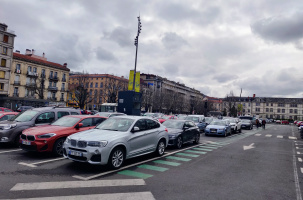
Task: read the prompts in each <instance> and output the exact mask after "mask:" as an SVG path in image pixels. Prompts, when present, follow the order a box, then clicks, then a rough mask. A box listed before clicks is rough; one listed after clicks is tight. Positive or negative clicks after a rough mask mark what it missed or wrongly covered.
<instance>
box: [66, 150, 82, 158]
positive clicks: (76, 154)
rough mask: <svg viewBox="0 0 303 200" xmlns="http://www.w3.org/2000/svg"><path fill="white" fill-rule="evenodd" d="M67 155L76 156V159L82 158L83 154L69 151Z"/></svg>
mask: <svg viewBox="0 0 303 200" xmlns="http://www.w3.org/2000/svg"><path fill="white" fill-rule="evenodd" d="M68 154H69V155H71V156H78V157H82V156H83V154H82V153H81V152H78V151H69V152H68Z"/></svg>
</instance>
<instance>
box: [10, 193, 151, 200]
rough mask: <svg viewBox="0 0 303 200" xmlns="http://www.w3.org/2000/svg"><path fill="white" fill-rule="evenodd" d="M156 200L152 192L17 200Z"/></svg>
mask: <svg viewBox="0 0 303 200" xmlns="http://www.w3.org/2000/svg"><path fill="white" fill-rule="evenodd" d="M87 199H98V200H117V199H123V200H142V199H144V200H155V197H154V196H153V194H152V193H151V192H130V193H111V194H88V195H76V196H57V197H37V198H26V199H15V200H87Z"/></svg>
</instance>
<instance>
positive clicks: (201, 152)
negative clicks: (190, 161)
mask: <svg viewBox="0 0 303 200" xmlns="http://www.w3.org/2000/svg"><path fill="white" fill-rule="evenodd" d="M185 152H188V153H198V154H206V152H204V151H193V150H186V151H185Z"/></svg>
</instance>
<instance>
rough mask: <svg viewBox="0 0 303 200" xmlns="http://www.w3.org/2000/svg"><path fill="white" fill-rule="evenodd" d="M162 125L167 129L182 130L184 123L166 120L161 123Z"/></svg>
mask: <svg viewBox="0 0 303 200" xmlns="http://www.w3.org/2000/svg"><path fill="white" fill-rule="evenodd" d="M163 125H164V126H165V127H167V128H177V129H182V128H183V125H184V122H183V121H178V120H167V121H165V122H163Z"/></svg>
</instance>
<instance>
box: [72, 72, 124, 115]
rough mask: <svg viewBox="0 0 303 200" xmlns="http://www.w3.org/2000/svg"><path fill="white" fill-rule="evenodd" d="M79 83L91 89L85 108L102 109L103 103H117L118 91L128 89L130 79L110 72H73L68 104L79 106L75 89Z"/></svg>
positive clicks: (88, 89)
mask: <svg viewBox="0 0 303 200" xmlns="http://www.w3.org/2000/svg"><path fill="white" fill-rule="evenodd" d="M80 77H82V78H80ZM79 84H83V86H84V88H85V89H86V90H87V91H89V98H88V99H87V100H86V103H85V109H87V110H98V111H101V106H102V104H103V103H117V99H118V92H119V91H125V90H127V87H128V79H126V78H124V77H123V76H121V77H119V76H114V75H110V74H81V73H71V74H70V77H69V90H70V91H69V96H68V101H67V105H68V106H71V107H78V106H79V105H78V104H77V101H75V98H76V96H75V89H76V87H77V86H78V85H79Z"/></svg>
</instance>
